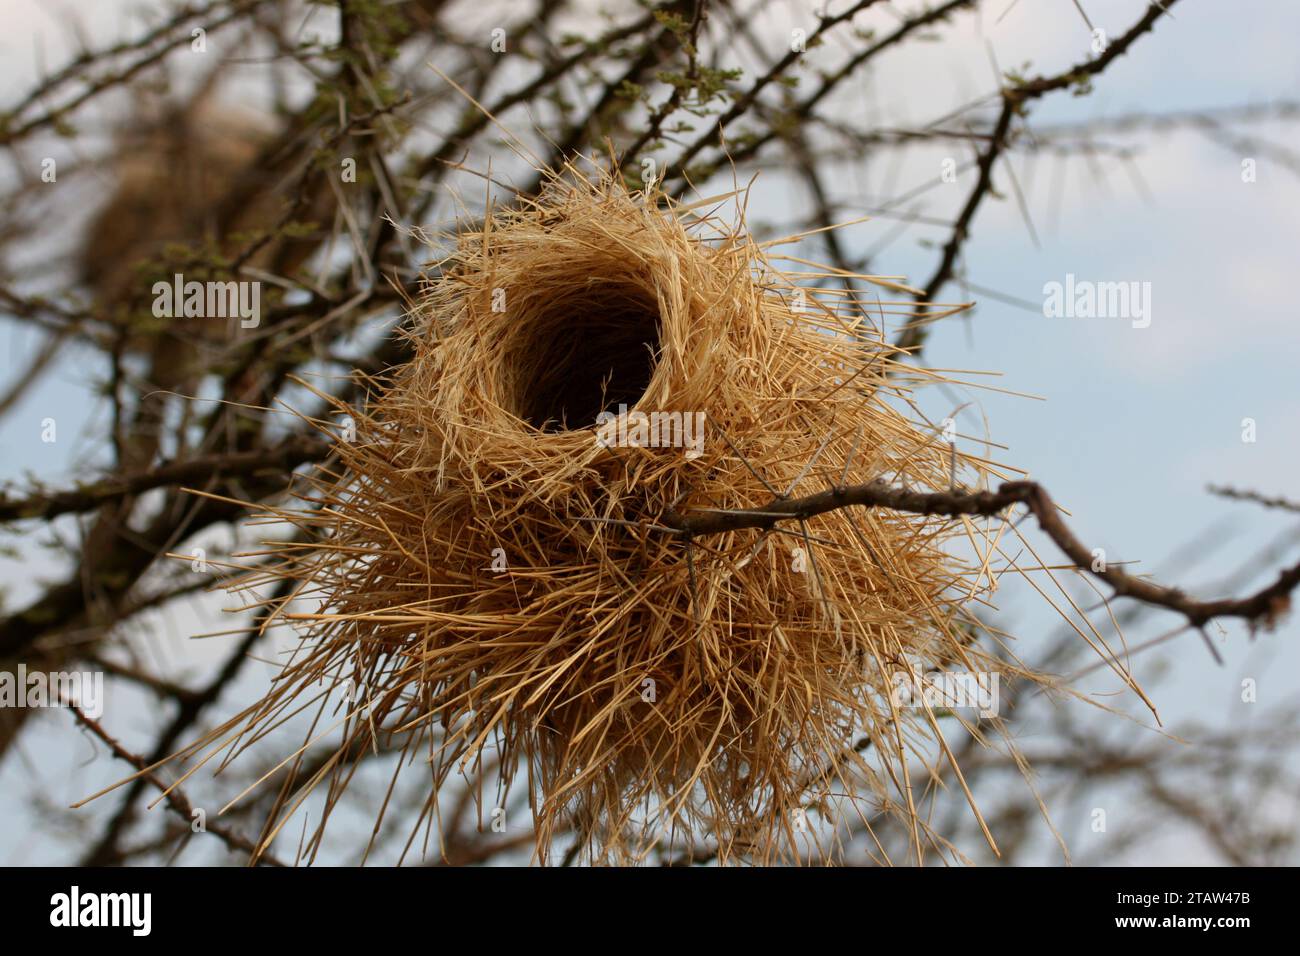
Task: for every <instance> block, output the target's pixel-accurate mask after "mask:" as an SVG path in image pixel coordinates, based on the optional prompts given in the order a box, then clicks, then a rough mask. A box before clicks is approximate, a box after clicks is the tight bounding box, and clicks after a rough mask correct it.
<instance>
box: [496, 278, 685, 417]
mask: <svg viewBox="0 0 1300 956" xmlns="http://www.w3.org/2000/svg"><path fill="white" fill-rule="evenodd" d="M602 293H603V294H600V295H592V296H590V297H588V296H583V297H580V298H573V299H566V300H563V301H560V302H557V303H555V305H553V306H552V307H551V308H549V309H548V310H547V312H546V314H545V315H542V316H540V317H538V318H537V319H536V320H535V322H534V323H533V324H532V328H533V330H534V333H533V335H532V336H530V338H531V339H532V340H531V341H530V342H528V343H527V344H526V353H525V354H523V355H522V356H521V360H522V361H523V362H524V363H525V369H524V374H523V375H522V376H521V377H520V380H521V389H520V395H519V400H518V402H517V405H518V413H519V416H520V417H521V418H523V419H525V420H526V421H527V422H528V423H529V424H531V425H533V426H534V427H535V428H539V429H541V430H542V431H547V432H559V431H576V430H578V429H582V428H589V427H591V426H593V425H595V424H596V420H597V416H598V415H599V414H600V413H601V412H603V411H611V412H615V413H617V412H618V407H619V405H620V404H622V405H626V406H628V407H629V408H631V407H632V406H633V405H635V404H636V403H637V401H638V400H639V399H640V398H641V396H642V395H643V394H645V391H646V389H647V388H648V387H649V385H650V377H651V376H652V375H653V374H654V368H655V362H656V361H657V358H658V355H659V351H660V337H659V336H660V319H659V310H658V307H657V305H656V304H654V303H652V302H650V301H648V300H647V299H646V298H645V297H644V296H643V295H638V294H636V293H635V292H633V291H628V292H620V293H617V294H612V295H611V294H609V290H602Z"/></svg>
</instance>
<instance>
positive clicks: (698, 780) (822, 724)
mask: <svg viewBox="0 0 1300 956" xmlns="http://www.w3.org/2000/svg"><path fill="white" fill-rule="evenodd" d="M731 198H733V199H734V198H735V197H731ZM719 202H720V201H719ZM710 205H711V204H710V203H705V202H699V203H693V204H679V203H674V202H672V201H670V200H669V199H668V198H667V197H665V196H663V195H661V194H658V193H655V192H653V191H652V192H649V193H643V192H630V191H629V190H627V189H626V188H625V187H624V186H623V185H622V184H621V183H619V182H617V181H615V180H614V179H612V178H610V177H607V176H593V177H585V176H580V175H577V174H576V173H574V171H573V170H572V169H570V170H569V173H568V175H566V176H565V177H563V178H555V179H554V180H552V181H551V182H550V183H549V184H548V186H547V187H546V189H545V190H544V191H543V193H542V194H541V195H540V197H539V198H537V199H536V200H533V201H526V202H522V203H519V204H517V205H515V206H513V207H512V208H509V209H496V210H489V211H488V214H487V215H486V217H485V219H484V220H483V221H482V222H481V223H480V224H477V225H475V226H474V227H472V228H467V229H464V230H462V231H461V232H459V233H458V234H457V235H455V236H454V237H452V239H453V243H452V246H453V250H452V251H451V253H450V255H449V257H448V258H447V259H445V260H443V261H441V262H440V263H438V264H437V265H436V266H435V267H433V268H431V270H430V278H429V280H428V282H427V287H426V290H425V292H424V294H423V296H422V298H421V299H420V301H419V302H418V303H417V305H416V307H415V308H414V309H413V314H412V322H411V323H410V326H409V329H408V330H407V332H406V333H405V334H407V335H409V339H410V346H411V349H412V357H411V358H410V360H409V361H408V362H407V363H406V364H404V365H403V366H401V367H400V368H398V369H395V370H393V371H392V372H391V373H390V374H389V375H387V376H386V377H385V378H384V379H383V380H382V381H375V382H371V383H370V386H371V387H370V389H369V392H370V396H371V397H370V399H369V401H368V402H366V403H365V404H364V408H363V409H362V410H360V411H359V412H357V411H352V410H348V412H349V414H351V415H354V416H355V434H352V433H351V432H352V430H351V429H349V433H348V434H347V435H346V436H344V437H343V438H342V439H340V440H338V441H337V442H336V444H335V457H334V458H333V460H332V461H331V463H330V464H329V466H328V467H327V468H323V469H322V470H321V471H319V472H318V473H317V474H316V475H315V476H314V477H312V478H311V479H310V482H311V485H312V490H311V491H310V492H303V493H302V494H301V497H302V504H301V506H295V507H293V508H284V509H276V510H275V511H274V512H273V515H274V517H276V518H277V519H284V520H288V521H290V522H292V523H293V524H294V525H296V526H297V528H298V529H300V531H301V536H300V537H299V538H298V539H297V540H295V541H294V542H293V543H291V544H280V545H277V546H276V548H277V550H278V555H279V563H278V564H276V565H275V567H274V570H273V571H272V572H270V575H269V576H268V575H267V573H266V572H265V571H258V572H255V573H254V574H253V575H252V577H251V578H249V579H246V580H245V582H244V584H245V585H247V584H248V583H249V581H254V582H255V581H259V580H260V581H262V582H265V581H267V580H272V579H273V580H280V581H287V582H289V584H290V585H291V589H290V590H291V595H292V598H293V600H292V601H287V600H279V599H277V600H275V601H274V602H270V603H269V605H268V606H269V608H270V614H269V617H268V620H267V622H266V623H267V624H268V625H269V624H271V623H275V622H277V621H283V620H290V621H292V623H293V624H294V626H295V627H296V628H297V630H298V632H299V637H300V641H299V643H298V644H297V646H296V647H295V648H294V650H293V653H292V654H291V655H290V657H289V659H288V661H287V663H285V664H284V666H283V669H282V671H281V672H280V674H279V676H278V677H277V679H276V680H275V681H274V682H273V684H272V686H271V688H270V690H269V691H268V693H267V694H266V696H265V698H264V699H263V700H261V701H260V702H258V703H257V704H256V705H255V706H254V707H252V708H250V709H249V710H248V711H247V712H245V713H244V714H242V715H240V717H239V718H237V719H236V720H235V721H232V722H230V723H229V724H227V725H226V726H225V727H224V728H221V729H219V731H218V733H219V734H220V733H226V734H227V736H226V737H225V738H224V739H223V743H233V742H235V741H237V740H239V739H240V738H243V741H244V742H248V741H250V740H253V739H256V738H258V737H260V736H261V735H262V734H263V733H264V732H265V731H266V730H268V729H270V728H272V727H274V726H277V725H278V724H279V723H280V722H281V721H283V720H284V719H286V718H287V717H288V715H290V714H292V713H296V712H298V711H301V710H306V709H309V708H310V709H314V710H315V712H316V718H315V722H314V723H313V729H312V737H311V741H312V743H313V745H316V744H318V743H319V741H321V740H325V739H328V740H331V741H332V742H333V744H336V745H337V750H336V751H334V756H333V757H332V758H331V759H329V760H326V761H325V762H324V763H323V765H319V766H316V767H314V768H313V769H311V770H310V771H308V770H305V769H304V766H305V765H304V754H306V753H307V747H306V745H304V747H303V748H302V749H300V750H297V751H295V752H294V753H292V754H291V755H290V756H289V757H288V758H286V759H285V761H284V762H283V763H282V764H281V766H282V767H283V768H284V769H286V770H288V771H289V772H291V773H292V774H293V775H294V780H293V783H294V787H292V788H290V787H287V786H286V788H285V790H284V793H285V794H286V795H287V794H289V793H290V792H291V791H292V792H293V793H296V794H298V795H299V796H297V797H296V798H294V799H290V798H289V797H288V796H282V798H281V799H280V800H279V801H277V804H276V814H277V815H278V816H277V818H276V819H275V820H273V821H272V822H271V823H270V824H269V825H268V827H267V830H266V831H265V834H264V837H265V839H266V840H267V841H269V840H270V839H271V838H273V837H274V835H275V834H276V833H278V832H279V829H280V827H282V826H283V825H284V822H285V821H286V820H287V819H288V818H289V816H290V815H291V814H292V811H293V810H294V809H296V808H297V807H298V806H300V804H301V802H302V798H303V795H305V794H306V793H307V792H309V791H310V790H312V788H314V787H315V786H317V785H318V784H322V783H326V782H329V801H328V806H329V807H332V806H333V805H334V802H335V801H336V800H337V799H338V796H339V794H340V793H341V792H342V788H343V785H345V784H346V782H347V781H348V780H349V779H351V777H352V774H353V773H354V772H355V764H356V763H357V762H358V761H364V760H365V759H367V754H368V753H369V752H370V751H374V750H389V751H392V750H398V751H400V753H401V754H402V755H403V756H404V758H405V760H404V761H401V762H399V763H403V764H405V765H408V766H410V765H415V766H424V767H425V768H426V772H427V773H428V788H427V793H426V802H425V805H424V807H423V809H422V812H421V813H420V815H419V818H418V821H417V823H416V825H415V827H413V829H412V839H413V840H414V837H415V835H416V834H417V832H418V831H419V830H420V829H421V828H426V827H427V828H429V832H432V831H433V830H434V822H435V821H436V819H437V818H438V815H439V813H440V807H441V804H440V802H439V795H440V793H442V792H443V791H444V789H445V786H446V785H447V783H448V780H449V777H451V776H452V775H454V774H460V773H466V774H471V775H472V779H474V780H475V781H477V783H475V784H474V786H479V787H482V786H484V780H486V781H487V783H488V786H489V787H490V789H491V790H492V792H491V793H490V794H480V796H481V798H482V802H483V805H484V807H485V808H490V807H492V806H493V805H494V803H495V805H497V806H503V805H504V801H505V799H506V795H507V794H509V793H511V792H512V790H513V788H515V787H524V788H526V791H527V794H528V806H529V808H530V812H531V815H532V827H531V829H532V832H533V833H534V834H535V840H536V847H535V849H536V858H537V859H538V860H540V861H547V860H548V859H551V858H552V856H551V853H552V844H553V842H555V841H557V840H562V842H564V843H565V844H566V845H568V846H569V847H570V848H571V849H572V851H573V852H575V853H576V852H578V851H585V852H587V853H589V854H590V856H591V858H592V859H593V860H595V861H598V862H625V861H629V860H638V859H642V858H644V856H645V854H646V853H647V852H649V851H650V850H651V849H652V848H654V847H655V846H656V845H660V848H661V849H662V846H663V844H664V843H665V842H667V843H672V844H673V845H674V846H678V847H681V848H682V852H684V853H686V854H688V855H690V854H697V855H698V854H701V853H706V852H707V853H708V854H709V855H716V856H717V857H718V858H719V859H721V860H722V861H724V862H725V861H728V860H741V859H743V860H756V861H763V862H768V861H777V860H791V859H797V858H802V857H806V855H807V848H806V846H805V847H804V849H802V850H801V849H800V847H801V846H803V844H802V843H801V836H800V835H801V833H802V834H807V835H808V836H806V838H805V839H806V840H811V841H812V843H813V844H816V845H817V846H820V847H822V848H823V850H824V848H825V846H826V840H827V839H828V837H827V836H826V830H827V827H828V826H829V828H830V829H831V830H834V829H835V827H834V824H828V823H827V822H826V821H825V820H822V819H821V818H820V817H819V818H818V820H817V821H814V822H810V821H811V820H812V818H813V817H814V816H817V815H818V814H822V815H829V813H830V811H829V810H828V806H829V802H830V801H831V800H832V799H839V798H841V797H843V796H844V795H846V794H849V795H853V801H854V802H855V803H856V802H859V801H863V800H865V801H867V802H868V803H870V804H871V806H872V812H880V811H885V812H893V813H896V814H899V815H901V816H902V818H903V820H904V822H905V824H906V826H907V827H908V829H909V831H910V832H911V833H912V834H913V835H914V838H915V839H916V840H917V841H924V840H926V839H927V836H926V833H927V831H926V829H925V826H924V823H923V822H922V821H920V819H919V816H918V813H917V809H916V806H915V803H914V801H913V797H912V790H913V784H912V782H911V781H910V780H909V778H908V763H909V757H911V756H914V755H916V754H921V753H923V752H924V751H925V749H926V747H927V746H929V747H930V748H931V752H934V747H936V746H937V747H938V748H939V751H942V752H946V745H944V744H943V743H942V737H941V735H940V733H939V729H938V724H937V722H936V708H933V707H931V706H929V705H927V704H924V703H922V704H920V705H918V704H917V703H916V701H915V699H914V698H912V699H904V698H905V697H906V695H904V697H900V695H899V694H898V693H897V692H896V691H897V688H898V687H899V685H900V675H904V679H905V680H906V681H914V680H916V679H919V678H920V676H921V675H924V674H925V673H928V672H933V671H936V670H943V669H953V668H958V669H961V670H963V671H964V672H970V673H976V672H984V673H988V672H997V671H1001V670H1003V669H1004V668H1005V667H1006V665H1005V664H1004V663H1003V662H1002V661H1000V660H997V659H994V658H993V657H991V656H990V655H989V654H988V653H987V652H985V651H982V650H980V649H979V648H978V647H977V645H976V644H975V643H974V642H973V640H972V635H973V633H974V627H975V624H976V622H975V618H974V616H973V614H972V613H971V610H970V603H971V602H972V601H973V600H976V599H978V598H979V597H980V595H981V594H982V592H983V591H984V590H985V589H986V587H987V585H988V584H989V581H988V579H987V577H986V575H987V569H981V568H978V567H974V568H971V567H968V566H967V564H966V563H965V562H963V561H961V560H959V559H958V558H957V557H956V556H955V553H954V549H953V548H952V547H951V546H950V544H949V540H948V539H949V536H950V535H952V534H954V533H964V529H963V526H962V525H961V524H958V523H954V522H953V521H951V520H949V519H942V518H935V517H931V516H923V515H915V514H903V513H898V512H893V511H889V510H883V509H871V508H863V507H857V508H838V509H832V510H829V511H826V512H824V513H821V514H817V515H815V516H810V517H806V518H796V519H794V520H788V521H776V520H767V519H766V518H764V517H763V516H762V515H761V514H759V515H758V516H757V517H756V516H755V510H756V509H761V508H763V507H765V506H768V505H770V504H771V503H773V502H779V501H782V500H785V499H788V498H790V497H791V496H798V495H801V494H808V493H811V492H816V491H821V490H824V489H827V488H836V487H842V486H844V485H846V484H855V483H861V482H866V481H871V480H876V479H884V480H887V481H889V482H891V483H893V484H898V485H906V486H910V487H913V488H917V489H948V488H949V487H950V486H951V483H952V482H953V480H954V474H955V472H954V469H956V470H957V471H958V472H960V473H961V474H962V476H963V477H964V478H965V479H966V480H967V481H968V482H971V483H973V484H976V485H978V484H981V483H983V481H984V478H985V471H984V469H983V466H982V465H981V464H980V463H979V462H976V461H972V460H966V459H965V458H963V457H959V456H956V455H955V453H954V452H953V450H952V448H951V446H950V444H949V443H948V442H947V441H946V440H944V439H943V436H942V435H940V434H939V433H938V432H937V430H936V429H934V428H930V427H926V426H924V425H918V424H917V423H916V422H915V417H916V416H915V415H913V414H904V412H903V410H906V408H907V407H908V406H907V403H906V401H905V400H906V397H907V392H906V390H905V389H904V388H903V386H902V385H900V384H899V376H898V375H897V373H898V371H899V369H900V366H898V365H897V364H896V363H895V362H894V360H893V359H892V358H891V353H890V350H889V348H888V347H887V346H886V345H885V344H884V343H883V342H882V340H881V337H880V331H879V329H878V328H876V327H875V326H874V325H873V324H872V323H871V321H870V320H869V319H868V318H867V316H866V315H864V314H863V313H862V311H861V309H860V308H858V307H856V306H855V302H854V298H853V297H852V296H850V295H848V294H847V293H845V292H842V291H840V290H838V289H836V290H832V289H829V288H820V289H815V288H805V287H804V286H803V285H801V284H800V283H801V281H803V282H807V281H808V280H809V278H810V276H809V274H808V273H807V272H804V273H802V274H800V275H798V276H795V275H790V274H786V273H783V272H782V271H781V270H779V269H778V268H776V267H774V265H773V261H774V260H775V259H776V257H775V255H774V253H773V252H772V251H771V249H772V244H766V245H764V244H759V243H758V242H756V241H755V240H754V239H753V238H751V237H750V236H748V235H747V234H746V233H745V231H744V229H743V226H742V225H737V224H728V223H726V222H723V221H721V220H720V219H719V218H718V217H717V216H715V215H714V214H713V213H712V212H711V211H710ZM828 271H829V270H828ZM857 278H858V280H859V281H862V282H875V283H876V284H877V286H879V287H882V288H883V289H884V290H886V292H888V291H889V290H891V289H893V290H897V289H898V287H897V286H896V285H895V284H893V283H891V282H889V281H887V280H884V279H871V278H870V277H857ZM906 299H907V301H909V302H910V301H911V296H910V295H906ZM900 397H901V398H902V399H903V400H904V401H900ZM900 409H903V410H900ZM706 516H707V517H708V518H709V520H707V521H704V520H702V519H703V518H705V517H706ZM751 519H752V520H751ZM969 527H970V526H969V525H967V526H966V529H965V530H969ZM702 529H703V530H702ZM954 529H956V531H954ZM305 602H314V603H312V604H310V605H309V606H307V607H306V608H305V609H304V605H305ZM213 739H216V738H215V737H213V738H208V741H209V742H211V740H213ZM927 741H928V744H927V743H925V742H927ZM913 772H915V771H913ZM385 806H387V801H385ZM390 812H391V811H390ZM327 815H328V814H327ZM839 819H841V822H843V819H844V817H843V815H841V817H840V818H839ZM857 819H858V820H859V821H860V820H861V819H863V817H861V816H859V817H858V818H857ZM322 827H323V824H322ZM424 845H425V846H426V847H427V845H428V837H427V836H426V838H425V844H424ZM819 852H820V851H819Z"/></svg>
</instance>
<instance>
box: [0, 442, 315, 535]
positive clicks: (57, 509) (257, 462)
mask: <svg viewBox="0 0 1300 956" xmlns="http://www.w3.org/2000/svg"><path fill="white" fill-rule="evenodd" d="M328 450H329V445H328V443H327V442H325V441H323V440H322V439H318V438H311V437H305V436H299V437H295V438H290V439H288V440H287V441H285V442H283V443H281V444H280V445H277V446H275V447H274V448H255V449H253V450H252V451H243V452H231V453H227V454H217V455H205V456H202V457H200V458H191V459H189V460H187V461H172V462H167V463H166V464H162V465H158V466H157V467H155V468H150V469H148V470H146V471H140V472H136V473H134V474H130V475H113V476H109V477H107V478H105V479H103V480H102V481H99V482H97V483H95V484H92V485H87V486H85V487H82V488H70V489H67V490H64V491H54V492H49V493H44V494H34V495H30V496H28V497H25V498H9V497H7V496H5V495H4V494H0V522H5V521H15V520H20V519H28V518H40V519H43V520H47V521H48V520H49V519H51V518H54V517H57V516H58V515H62V514H70V513H74V512H85V511H92V510H94V509H95V508H98V507H99V506H100V505H102V504H105V503H107V502H109V501H114V500H116V499H118V498H124V497H127V496H134V495H138V494H140V493H141V492H145V491H150V490H152V489H154V488H164V487H169V486H173V485H184V484H197V483H199V482H207V481H209V480H210V479H212V478H215V477H220V476H225V477H229V476H232V475H249V474H257V473H258V472H266V471H275V472H286V471H292V470H293V469H294V468H296V467H297V466H299V465H301V464H303V463H304V462H308V461H316V460H319V459H321V458H324V457H325V455H326V454H327V453H328Z"/></svg>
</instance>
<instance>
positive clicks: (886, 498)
mask: <svg viewBox="0 0 1300 956" xmlns="http://www.w3.org/2000/svg"><path fill="white" fill-rule="evenodd" d="M1017 504H1023V505H1026V506H1027V507H1028V508H1029V510H1030V511H1031V512H1033V514H1034V515H1035V517H1037V518H1038V525H1039V527H1040V528H1041V529H1042V530H1043V532H1044V533H1045V534H1046V535H1047V536H1048V537H1049V538H1051V539H1052V541H1053V542H1054V543H1055V544H1056V546H1057V547H1058V548H1060V549H1061V551H1062V552H1064V553H1065V555H1066V557H1068V558H1069V559H1070V561H1071V562H1072V563H1073V564H1074V566H1075V567H1076V568H1078V569H1079V570H1081V571H1085V572H1087V573H1088V574H1091V575H1093V576H1094V577H1096V578H1099V579H1100V580H1102V581H1105V582H1106V583H1107V584H1109V585H1110V586H1111V588H1113V589H1114V595H1113V596H1114V597H1127V598H1133V599H1134V600H1136V601H1141V602H1143V603H1144V604H1150V605H1154V606H1157V607H1163V608H1167V609H1168V610H1171V611H1175V612H1177V613H1178V614H1181V615H1183V617H1185V618H1186V619H1187V621H1188V623H1189V624H1191V625H1192V626H1193V627H1197V628H1200V627H1202V626H1204V625H1205V624H1206V623H1207V622H1208V621H1210V620H1212V619H1214V618H1220V617H1238V618H1242V619H1244V620H1246V621H1249V622H1250V623H1251V624H1252V625H1254V624H1264V625H1266V626H1267V625H1271V624H1272V623H1273V622H1274V621H1275V620H1276V619H1277V618H1278V616H1279V615H1281V614H1282V613H1283V612H1284V611H1286V610H1287V609H1288V608H1289V607H1290V603H1291V602H1290V595H1291V592H1292V591H1293V590H1295V588H1296V587H1297V586H1298V585H1300V564H1296V565H1293V566H1292V567H1290V568H1287V569H1286V570H1284V571H1282V572H1281V573H1280V574H1279V575H1278V577H1277V580H1275V581H1274V582H1273V583H1272V584H1270V585H1268V586H1267V587H1265V588H1263V589H1261V590H1259V591H1257V592H1255V593H1254V594H1252V595H1250V596H1248V597H1244V598H1236V599H1234V598H1223V599H1220V600H1214V601H1198V600H1195V599H1193V598H1190V597H1188V596H1187V595H1186V594H1184V593H1183V592H1182V591H1181V590H1179V589H1178V588H1171V587H1165V586H1164V585H1160V584H1155V583H1154V582H1152V581H1149V580H1147V579H1146V578H1141V577H1136V576H1134V575H1131V574H1128V573H1127V572H1125V571H1124V570H1123V569H1121V568H1119V567H1118V566H1116V565H1114V564H1106V563H1104V562H1098V561H1096V559H1095V557H1094V555H1093V552H1092V550H1091V549H1090V548H1088V547H1086V546H1085V545H1084V544H1083V543H1082V542H1081V541H1080V540H1079V539H1078V538H1077V537H1075V535H1074V532H1072V531H1071V530H1070V529H1069V527H1067V526H1066V524H1065V522H1064V521H1063V520H1062V519H1061V515H1060V512H1059V511H1058V509H1057V507H1056V504H1055V503H1054V502H1053V501H1052V498H1051V496H1050V495H1048V493H1047V490H1046V489H1044V488H1043V487H1042V486H1041V485H1039V484H1038V483H1036V482H1032V481H1008V482H1004V483H1003V484H1002V485H1001V487H999V488H998V490H997V491H939V492H923V491H913V490H912V489H909V488H898V487H893V486H890V485H889V484H887V483H885V482H884V481H880V480H877V481H873V482H870V483H868V484H864V485H852V486H848V487H832V488H828V489H826V490H825V491H822V492H819V493H817V494H814V495H809V496H807V497H805V498H777V499H774V500H772V501H771V502H769V503H768V504H766V505H764V506H762V507H760V508H753V509H746V510H721V509H718V510H707V511H705V510H700V511H692V512H687V513H680V512H676V511H669V512H668V513H667V514H666V515H664V516H663V517H662V518H661V519H660V521H661V523H662V524H664V525H666V526H667V527H670V528H673V529H674V530H676V531H678V532H679V533H681V534H684V535H688V536H692V537H694V536H697V535H702V534H716V533H719V532H724V531H737V530H741V529H744V528H760V529H769V528H772V527H773V526H775V525H776V523H777V522H778V521H786V520H790V519H798V520H807V519H809V518H813V517H815V516H817V515H820V514H825V513H827V512H829V511H835V510H837V509H839V508H847V507H851V506H853V505H861V506H865V507H869V508H888V509H890V510H893V511H903V512H909V513H911V514H920V515H937V516H948V517H954V516H957V515H982V516H985V517H992V516H994V515H998V514H1001V513H1002V512H1004V511H1006V510H1007V509H1008V508H1010V507H1012V506H1013V505H1017Z"/></svg>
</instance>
